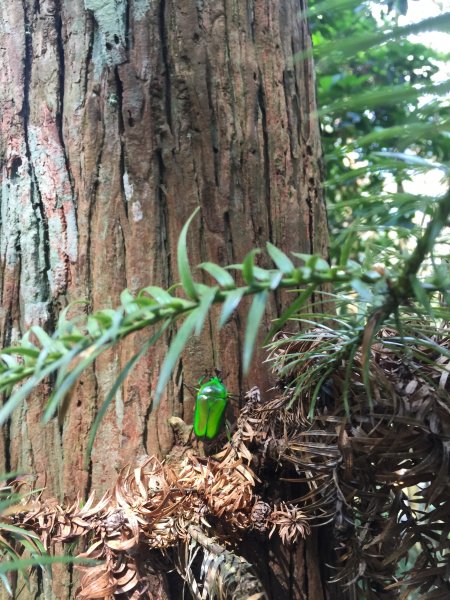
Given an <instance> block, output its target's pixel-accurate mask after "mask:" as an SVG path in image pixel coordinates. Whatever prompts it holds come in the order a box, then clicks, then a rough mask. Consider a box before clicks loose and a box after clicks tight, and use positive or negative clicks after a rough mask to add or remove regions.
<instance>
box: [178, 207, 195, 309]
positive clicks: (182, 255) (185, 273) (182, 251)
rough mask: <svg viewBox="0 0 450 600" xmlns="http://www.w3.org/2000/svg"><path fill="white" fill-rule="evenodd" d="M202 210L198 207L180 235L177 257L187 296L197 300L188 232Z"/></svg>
mask: <svg viewBox="0 0 450 600" xmlns="http://www.w3.org/2000/svg"><path fill="white" fill-rule="evenodd" d="M199 210H200V207H198V208H196V209H195V210H194V212H193V213H192V215H191V216H190V217H189V219H188V220H187V221H186V223H185V224H184V226H183V229H182V230H181V234H180V237H179V239H178V248H177V258H178V272H179V275H180V279H181V283H182V284H183V288H184V291H185V293H186V296H187V297H188V298H190V299H191V300H197V297H198V295H197V290H196V289H195V283H194V280H193V278H192V273H191V267H190V266H189V259H188V255H187V240H186V237H187V232H188V229H189V225H190V224H191V221H192V220H193V218H194V217H195V215H196V214H197V213H198V211H199Z"/></svg>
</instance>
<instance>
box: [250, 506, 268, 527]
mask: <svg viewBox="0 0 450 600" xmlns="http://www.w3.org/2000/svg"><path fill="white" fill-rule="evenodd" d="M270 513H271V508H270V506H269V504H267V502H263V501H262V500H257V501H256V502H255V504H254V505H253V508H252V512H251V514H250V519H251V521H252V524H253V527H254V528H255V529H258V530H259V531H264V530H265V529H266V528H267V519H268V517H269V515H270Z"/></svg>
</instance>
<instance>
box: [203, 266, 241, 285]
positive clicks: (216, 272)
mask: <svg viewBox="0 0 450 600" xmlns="http://www.w3.org/2000/svg"><path fill="white" fill-rule="evenodd" d="M199 266H200V267H201V268H202V269H203V270H204V271H206V272H207V273H209V275H211V277H214V279H215V280H216V281H217V283H218V284H219V285H220V287H222V288H225V289H233V288H234V287H236V284H235V282H234V279H233V277H232V276H231V275H230V274H229V273H228V271H226V270H225V269H224V268H223V267H219V265H215V264H214V263H211V262H204V263H202V264H201V265H199Z"/></svg>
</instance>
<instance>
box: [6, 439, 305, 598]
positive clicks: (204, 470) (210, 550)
mask: <svg viewBox="0 0 450 600" xmlns="http://www.w3.org/2000/svg"><path fill="white" fill-rule="evenodd" d="M250 458H251V454H250V453H249V452H248V450H246V449H245V446H243V445H242V448H241V450H240V449H238V448H236V447H233V445H227V447H226V448H225V450H224V451H223V452H221V454H220V455H217V456H215V457H209V458H200V457H198V456H195V455H194V454H193V453H192V452H190V451H188V452H186V453H184V456H183V457H182V459H181V460H180V462H178V463H173V464H170V465H169V464H162V463H161V462H159V461H158V460H157V459H155V458H148V460H146V461H144V463H143V464H141V465H140V466H138V467H136V468H134V469H132V468H131V467H128V468H126V469H125V470H124V471H123V472H122V473H121V474H120V476H119V478H118V480H117V482H116V484H115V486H114V489H113V490H111V491H110V492H108V493H106V494H105V495H104V496H103V497H102V498H101V499H100V500H98V501H95V499H94V494H92V495H91V496H90V498H89V499H88V501H87V502H86V503H85V504H84V505H82V504H81V502H80V500H78V501H77V502H75V503H74V504H72V505H71V506H66V507H63V506H61V505H60V504H59V503H58V502H57V501H56V500H48V499H45V500H44V499H41V498H40V497H39V496H36V497H34V498H33V497H32V498H31V499H30V498H29V499H28V500H27V502H26V504H24V505H23V506H22V507H20V506H19V507H17V509H16V512H15V514H12V515H11V516H9V517H6V521H7V522H9V523H11V524H13V525H15V526H21V527H23V528H24V529H25V530H28V531H33V532H35V533H38V534H39V536H40V537H41V539H42V541H43V543H44V545H45V547H46V548H47V549H51V548H52V546H53V544H55V543H57V542H71V541H74V540H80V539H81V540H82V541H84V544H85V546H86V551H85V552H82V553H81V554H80V555H79V557H82V558H88V559H95V560H97V561H101V562H100V563H99V564H96V565H94V566H90V565H89V566H81V567H80V566H79V567H78V569H81V570H82V573H83V575H82V578H81V584H80V587H79V589H78V590H77V596H76V597H77V598H79V599H80V600H88V599H92V598H103V599H112V598H114V597H120V598H131V599H134V598H146V597H148V598H150V597H151V595H150V594H149V593H147V582H146V577H145V573H146V564H145V557H146V555H147V554H148V551H149V550H150V549H155V548H157V549H159V550H164V549H168V548H170V547H175V546H176V547H178V548H179V547H180V545H181V547H183V546H185V545H187V546H188V547H192V546H189V544H192V540H193V539H196V540H197V542H196V544H197V546H202V544H203V546H202V549H203V565H202V568H201V574H200V576H201V578H203V580H204V586H203V587H204V592H203V596H201V597H205V598H229V597H230V593H231V592H232V597H234V598H248V597H250V596H252V597H254V600H258V599H260V598H264V597H265V595H264V591H263V589H262V586H261V584H260V582H259V580H258V578H257V577H256V576H255V574H254V573H253V572H252V571H251V565H249V564H248V563H246V561H244V559H241V558H240V557H239V556H236V555H235V554H233V553H232V552H228V551H227V550H226V549H225V548H222V547H221V546H219V545H218V544H215V545H214V544H213V545H211V543H210V541H209V542H208V543H209V546H208V544H206V545H205V540H206V541H208V540H209V538H208V537H207V536H206V535H204V534H203V535H202V533H201V532H202V530H207V529H208V528H210V522H214V521H217V522H220V523H221V524H222V525H221V531H222V532H223V533H222V535H225V536H226V537H227V538H232V537H233V536H236V535H239V531H244V530H248V529H251V528H252V527H255V528H257V529H258V530H260V531H264V530H269V528H277V526H279V527H280V534H281V535H282V536H283V538H284V539H290V540H295V539H296V538H297V537H298V536H299V535H303V534H304V533H305V532H306V531H307V529H308V528H307V526H306V525H302V514H301V512H299V511H298V510H295V509H291V508H290V507H288V506H284V507H283V510H282V511H281V512H280V511H279V510H278V509H277V507H275V508H274V509H271V508H270V507H266V508H267V510H265V511H261V510H259V509H260V508H261V503H260V502H259V499H258V497H257V496H255V495H254V486H255V475H254V473H253V472H252V470H251V469H250V467H249V466H248V461H249V459H250ZM258 507H259V509H258ZM291 511H292V518H291V521H292V523H295V526H294V527H288V528H286V518H289V515H290V514H291ZM0 529H1V524H0ZM218 548H219V549H220V553H219V554H218V555H217V556H216V557H214V551H215V550H217V549H218ZM188 573H189V570H188V568H187V565H186V570H185V572H184V577H185V579H186V581H187V582H188V583H189V581H190V580H189V577H188ZM212 574H213V575H214V577H213V576H212ZM213 580H214V583H213ZM197 588H198V585H197ZM230 591H231V592H230ZM199 597H200V596H199Z"/></svg>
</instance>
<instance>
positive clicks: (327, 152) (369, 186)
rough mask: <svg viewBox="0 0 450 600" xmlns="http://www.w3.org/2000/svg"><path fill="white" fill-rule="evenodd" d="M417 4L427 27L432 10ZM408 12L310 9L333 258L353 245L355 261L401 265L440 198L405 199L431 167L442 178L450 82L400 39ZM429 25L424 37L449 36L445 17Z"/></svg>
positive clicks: (370, 7)
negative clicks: (430, 33) (402, 19)
mask: <svg viewBox="0 0 450 600" xmlns="http://www.w3.org/2000/svg"><path fill="white" fill-rule="evenodd" d="M415 3H416V4H420V5H421V6H422V10H423V17H424V19H426V17H427V16H428V15H427V10H428V8H429V6H430V3H429V2H424V1H421V0H415ZM380 6H381V10H380ZM407 9H408V3H407V2H405V1H398V2H379V3H378V5H377V3H375V2H364V3H361V2H358V1H355V0H350V1H349V0H344V1H339V0H338V2H336V3H332V2H317V1H314V2H312V5H311V11H312V17H311V19H310V27H311V31H312V37H313V43H314V50H315V57H316V69H317V88H318V104H319V107H320V118H321V124H322V144H323V150H324V157H325V165H326V198H327V203H328V213H329V225H330V231H331V248H330V252H331V255H332V256H333V258H335V259H337V260H339V255H340V252H341V249H342V248H343V246H344V247H347V246H348V245H349V244H350V243H351V246H352V249H351V257H352V258H353V259H361V258H366V260H368V261H372V260H374V256H376V257H377V259H376V262H379V263H384V264H385V266H390V265H392V263H393V262H394V263H396V262H398V256H399V255H401V254H402V253H403V252H404V250H405V247H406V246H407V243H408V241H411V239H414V237H415V236H416V235H419V234H420V231H421V230H422V227H423V223H424V219H425V217H426V215H429V214H430V211H431V210H432V208H433V204H434V201H435V196H436V194H434V190H433V189H432V188H430V189H429V194H428V195H426V196H423V195H420V194H415V193H411V186H408V182H411V181H414V179H415V177H417V176H418V175H420V174H422V176H423V174H424V173H426V172H429V171H434V170H435V169H436V168H438V169H440V172H441V175H442V179H443V178H444V177H446V176H448V162H449V159H450V135H449V124H450V122H449V116H450V115H449V92H450V83H449V81H448V79H445V78H444V79H442V74H441V72H442V70H443V68H444V69H445V67H446V68H447V70H448V59H449V56H448V54H447V55H445V54H444V53H443V52H439V51H437V50H434V49H433V48H431V47H429V46H425V45H424V44H422V43H419V42H417V41H413V40H412V39H411V36H408V35H405V34H402V35H400V36H399V35H398V30H399V29H401V28H399V27H398V19H399V16H400V15H404V14H405V13H406V12H407ZM434 21H435V22H434V24H433V25H432V26H430V29H432V28H433V26H436V28H437V29H441V30H444V31H445V29H447V31H450V28H449V19H448V15H445V14H444V15H440V16H438V17H437V19H435V20H434ZM420 26H421V23H418V24H415V23H414V24H412V25H411V26H410V27H412V29H414V31H416V30H419V29H420ZM422 26H423V29H424V30H427V29H428V27H427V26H426V25H425V22H423V23H422ZM404 28H405V29H406V30H407V31H408V27H407V26H406V27H404ZM354 40H356V41H357V42H358V40H361V42H364V48H363V49H361V45H362V44H359V43H356V44H355V43H353V42H354ZM372 41H373V42H374V43H372ZM449 41H450V36H449ZM330 50H331V52H330ZM446 61H447V65H445V62H446ZM434 180H436V174H435V175H434ZM435 187H436V186H435ZM438 188H439V186H438ZM407 190H408V191H407ZM425 221H426V219H425ZM349 228H350V229H349ZM348 236H352V240H351V242H350V241H349V240H347V238H348ZM346 241H347V244H346Z"/></svg>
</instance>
